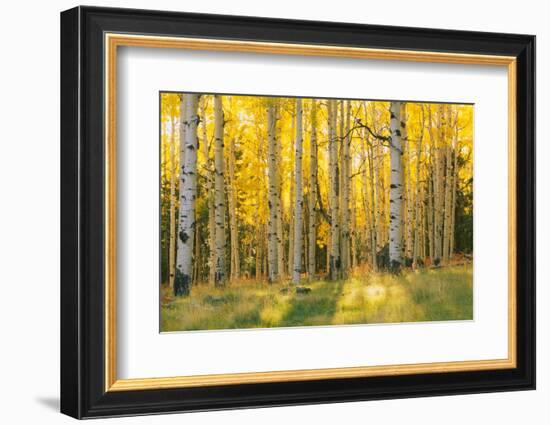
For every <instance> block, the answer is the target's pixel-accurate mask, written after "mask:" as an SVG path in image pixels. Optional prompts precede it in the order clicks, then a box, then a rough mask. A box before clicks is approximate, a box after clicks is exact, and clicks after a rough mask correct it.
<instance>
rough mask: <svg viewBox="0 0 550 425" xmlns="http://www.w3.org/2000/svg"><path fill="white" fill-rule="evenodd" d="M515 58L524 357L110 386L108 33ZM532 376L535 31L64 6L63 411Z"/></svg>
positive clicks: (134, 410) (403, 393)
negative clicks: (284, 377) (471, 367)
mask: <svg viewBox="0 0 550 425" xmlns="http://www.w3.org/2000/svg"><path fill="white" fill-rule="evenodd" d="M105 32H118V33H139V34H150V35H157V36H158V35H166V36H180V37H182V36H183V37H198V38H218V39H231V40H249V41H264V42H278V43H298V44H321V45H332V46H343V47H344V46H345V47H369V48H381V49H399V50H423V51H433V52H450V53H471V54H484V55H504V56H514V57H516V58H517V88H516V90H517V125H516V127H517V169H516V172H517V219H516V220H517V238H516V240H517V248H518V249H517V312H516V314H517V367H516V368H514V369H503V370H490V371H477V372H452V373H428V374H416V375H406V376H384V377H369V378H346V379H325V380H318V381H296V382H274V383H261V384H242V385H228V386H214V387H196V388H177V389H165V390H162V389H159V390H140V391H120V392H105V385H104V375H105V374H104V368H105V362H104V355H105V342H104V317H105V316H104V295H105V294H104V267H105V264H104V232H103V229H104V225H105V223H104V206H105V204H104V202H105V201H104V176H105V164H104V158H105V157H104V155H105V152H104V145H103V137H104V122H103V121H104V104H105V102H104V100H105V99H104V90H103V88H104V70H103V66H104V48H105V46H104V40H103V38H104V33H105ZM534 388H535V36H531V35H520V34H501V33H481V32H471V31H454V30H433V29H423V28H407V27H390V26H379V25H359V24H349V23H332V22H315V21H298V20H286V19H266V18H256V17H243V16H222V15H206V14H196V13H180V12H163V11H149V10H135V9H115V8H98V7H87V6H80V7H76V8H73V9H70V10H67V11H65V12H62V13H61V412H62V413H65V414H67V415H70V416H73V417H75V418H79V419H80V418H92V417H107V416H125V415H140V414H152V413H167V412H186V411H204V410H220V409H234V408H243V407H249V408H251V407H267V406H282V405H299V404H317V403H329V402H345V401H358V400H375V399H388V398H407V397H420V396H435V395H452V394H467V393H484V392H496V391H512V390H529V389H534Z"/></svg>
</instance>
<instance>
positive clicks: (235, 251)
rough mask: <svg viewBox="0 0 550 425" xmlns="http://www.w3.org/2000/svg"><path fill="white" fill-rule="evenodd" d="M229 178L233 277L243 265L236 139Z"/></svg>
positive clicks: (232, 141) (230, 151) (229, 164)
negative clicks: (236, 178)
mask: <svg viewBox="0 0 550 425" xmlns="http://www.w3.org/2000/svg"><path fill="white" fill-rule="evenodd" d="M227 169H228V172H229V176H228V177H229V179H228V185H227V192H228V202H229V231H230V232H231V279H233V280H235V279H238V278H239V277H240V274H241V267H240V261H241V260H240V258H239V235H238V233H239V226H238V224H237V194H236V193H235V192H236V189H235V185H236V183H235V139H231V141H230V142H229V155H228V158H227Z"/></svg>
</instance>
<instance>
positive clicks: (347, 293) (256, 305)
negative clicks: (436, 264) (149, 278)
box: [161, 265, 473, 332]
mask: <svg viewBox="0 0 550 425" xmlns="http://www.w3.org/2000/svg"><path fill="white" fill-rule="evenodd" d="M304 285H305V286H307V287H309V288H311V292H309V293H308V294H297V293H296V292H295V291H294V288H293V286H292V285H291V284H288V283H287V284H275V285H268V284H266V283H265V282H253V283H251V282H243V283H238V284H237V283H235V284H232V285H229V286H227V287H225V288H213V287H211V286H208V285H198V286H195V287H194V288H193V289H192V292H191V295H190V296H189V297H187V298H174V297H172V296H170V294H169V292H168V290H167V289H165V288H163V289H162V304H161V331H162V332H170V331H190V330H207V329H245V328H272V327H288V326H326V325H341V324H365V323H399V322H421V321H436V320H437V321H441V320H470V319H472V318H473V291H472V268H471V265H466V266H454V267H446V268H439V269H424V270H420V271H415V272H413V271H406V272H403V273H402V274H401V275H399V276H393V275H390V274H377V273H369V274H365V275H359V276H351V277H350V278H349V279H347V280H343V281H337V282H329V281H317V282H311V283H309V282H307V283H306V282H304ZM285 288H288V289H285Z"/></svg>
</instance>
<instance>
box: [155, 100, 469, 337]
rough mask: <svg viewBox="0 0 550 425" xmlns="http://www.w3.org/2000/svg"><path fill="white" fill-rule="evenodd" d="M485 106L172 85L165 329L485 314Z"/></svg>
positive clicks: (163, 108) (165, 146)
mask: <svg viewBox="0 0 550 425" xmlns="http://www.w3.org/2000/svg"><path fill="white" fill-rule="evenodd" d="M473 118H474V106H473V105H471V104H454V103H448V104H447V103H429V102H409V101H385V100H360V99H359V100H357V99H326V98H297V97H269V96H253V95H226V94H211V93H208V94H203V93H179V92H161V93H160V118H159V119H160V126H159V127H160V158H161V164H160V215H161V217H160V224H161V226H160V228H161V230H160V270H161V271H160V331H161V332H173V331H196V330H222V329H248V328H274V327H294V326H329V325H352V324H356V325H357V324H379V323H403V322H428V321H450V320H472V319H473V278H472V263H473V187H474V182H473V160H474V158H473V143H474V140H473V138H474V137H473V123H474V119H473Z"/></svg>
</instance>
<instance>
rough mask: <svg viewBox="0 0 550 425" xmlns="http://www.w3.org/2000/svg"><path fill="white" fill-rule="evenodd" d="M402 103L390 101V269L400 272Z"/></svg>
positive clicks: (401, 252) (401, 234) (401, 260)
mask: <svg viewBox="0 0 550 425" xmlns="http://www.w3.org/2000/svg"><path fill="white" fill-rule="evenodd" d="M401 116H402V103H401V102H391V103H390V129H391V142H390V244H389V245H390V247H389V248H390V249H389V251H390V252H389V255H390V270H391V271H392V272H393V273H398V272H399V271H400V269H401V266H402V264H403V162H402V159H403V158H402V157H403V150H402V149H403V148H402V133H403V130H404V128H405V123H404V122H403V121H401Z"/></svg>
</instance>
